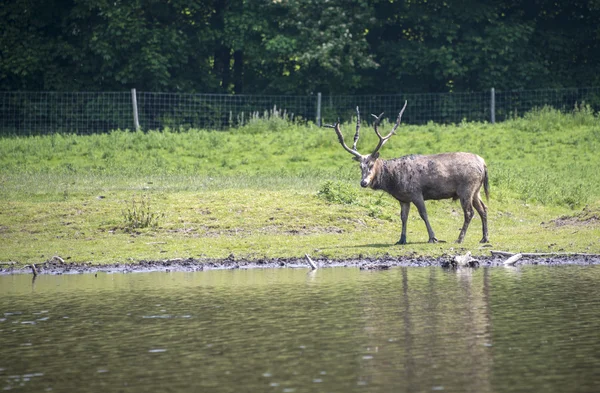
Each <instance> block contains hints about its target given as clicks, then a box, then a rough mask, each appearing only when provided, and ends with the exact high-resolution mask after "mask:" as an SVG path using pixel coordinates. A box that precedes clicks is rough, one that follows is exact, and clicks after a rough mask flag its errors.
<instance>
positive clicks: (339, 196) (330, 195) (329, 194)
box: [317, 181, 358, 205]
mask: <svg viewBox="0 0 600 393" xmlns="http://www.w3.org/2000/svg"><path fill="white" fill-rule="evenodd" d="M317 195H318V196H319V198H322V199H324V200H326V201H327V202H329V203H338V204H341V205H353V204H356V203H357V202H358V193H357V192H356V189H355V188H353V187H352V186H350V185H349V184H347V183H343V182H340V181H335V182H334V181H326V182H325V183H323V184H322V185H321V187H320V189H319V192H318V193H317Z"/></svg>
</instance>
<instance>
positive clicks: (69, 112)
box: [0, 87, 600, 135]
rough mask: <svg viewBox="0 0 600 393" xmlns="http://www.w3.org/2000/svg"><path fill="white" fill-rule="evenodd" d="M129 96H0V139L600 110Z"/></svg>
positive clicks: (587, 93) (516, 96) (553, 93)
mask: <svg viewBox="0 0 600 393" xmlns="http://www.w3.org/2000/svg"><path fill="white" fill-rule="evenodd" d="M135 97H136V98H137V100H136V101H137V111H134V110H133V105H134V100H133V99H132V92H95V93H93V92H0V135H41V134H49V133H56V132H59V133H77V134H91V133H102V132H108V131H111V130H116V129H130V130H131V129H135V128H136V126H135V125H136V122H135V121H134V113H135V112H137V113H138V121H139V124H140V127H141V128H142V129H143V130H162V129H166V128H170V129H175V130H185V129H189V128H204V129H215V130H223V129H227V128H230V127H237V126H240V125H243V124H246V123H247V122H248V121H250V120H251V119H253V118H257V117H269V116H274V115H278V116H285V117H286V118H288V119H290V120H296V121H314V122H316V123H318V124H320V123H321V121H322V122H323V123H333V122H335V121H337V120H338V119H339V120H341V121H352V118H353V117H354V116H355V114H356V106H359V107H360V111H361V114H362V117H363V119H364V120H365V121H371V118H370V116H368V115H369V114H371V113H374V114H379V113H381V112H385V117H386V118H387V119H389V120H395V118H396V116H397V114H398V111H399V110H400V109H401V108H402V106H403V105H404V101H405V100H407V101H408V107H407V109H406V112H405V113H404V116H403V119H402V121H403V123H408V124H424V123H428V122H434V123H458V122H461V121H463V120H466V121H490V120H491V119H494V118H495V120H496V121H503V120H506V119H508V118H510V117H514V116H519V115H522V114H524V113H526V112H528V111H530V110H532V109H534V108H541V107H544V106H551V107H554V108H556V109H559V110H563V111H570V110H573V109H574V108H575V106H576V105H577V104H582V103H585V104H587V105H590V106H591V107H592V109H593V110H594V111H596V112H597V111H600V87H588V88H575V89H554V90H522V91H505V92H502V91H496V92H493V90H492V91H487V92H474V93H440V94H397V95H354V96H341V95H337V96H334V95H332V96H322V97H321V96H320V95H311V96H282V95H279V96H275V95H272V96H267V95H227V94H180V93H154V92H137V93H135ZM319 104H320V106H319ZM319 116H320V117H319Z"/></svg>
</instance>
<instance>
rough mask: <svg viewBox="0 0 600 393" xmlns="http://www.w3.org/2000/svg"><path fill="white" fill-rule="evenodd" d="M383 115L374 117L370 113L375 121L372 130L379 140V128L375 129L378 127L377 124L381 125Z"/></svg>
mask: <svg viewBox="0 0 600 393" xmlns="http://www.w3.org/2000/svg"><path fill="white" fill-rule="evenodd" d="M384 113H385V112H381V114H380V115H379V116H376V115H374V114H372V113H371V116H373V117H374V118H375V121H374V122H373V128H374V129H375V133H376V134H377V136H378V137H379V138H381V134H380V133H379V128H377V127H378V126H379V123H381V119H383V114H384Z"/></svg>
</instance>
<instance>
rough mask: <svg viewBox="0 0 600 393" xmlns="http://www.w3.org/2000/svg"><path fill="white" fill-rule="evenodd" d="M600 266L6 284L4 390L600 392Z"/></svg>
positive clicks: (0, 344)
mask: <svg viewBox="0 0 600 393" xmlns="http://www.w3.org/2000/svg"><path fill="white" fill-rule="evenodd" d="M599 284H600V266H598V265H596V266H556V267H547V266H523V267H520V268H479V269H466V268H465V269H458V270H446V269H441V268H394V269H390V270H387V271H361V270H359V269H356V268H324V269H319V270H316V271H313V272H308V271H307V270H306V269H289V268H282V269H251V270H215V271H205V272H193V273H182V272H169V273H165V272H155V273H131V274H122V273H119V274H106V273H98V275H97V276H95V275H94V274H81V275H56V276H50V275H41V276H38V277H37V279H35V280H32V276H30V275H12V276H11V275H7V276H0V390H8V391H10V390H15V391H39V392H43V391H55V392H76V391H86V392H115V391H123V392H147V391H160V392H200V391H206V392H239V391H248V392H314V391H322V392H392V391H393V392H429V391H448V392H533V391H537V392H557V393H558V392H560V393H564V392H598V391H600V285H599Z"/></svg>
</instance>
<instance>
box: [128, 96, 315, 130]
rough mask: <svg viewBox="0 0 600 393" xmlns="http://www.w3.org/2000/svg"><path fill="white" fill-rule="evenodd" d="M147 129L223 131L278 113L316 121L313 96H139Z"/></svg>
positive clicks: (300, 119) (141, 118) (140, 109)
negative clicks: (255, 118) (256, 118)
mask: <svg viewBox="0 0 600 393" xmlns="http://www.w3.org/2000/svg"><path fill="white" fill-rule="evenodd" d="M138 111H139V121H140V124H141V127H142V128H143V129H149V130H154V129H163V128H166V127H169V128H171V129H178V130H180V129H189V128H208V129H216V130H222V129H225V128H229V127H237V126H241V125H244V124H246V123H248V121H249V120H250V119H251V118H254V117H268V116H271V115H273V114H274V113H275V112H277V113H279V115H280V116H285V117H287V118H288V119H290V120H299V121H307V120H314V119H315V111H316V99H315V97H313V96H262V95H225V94H176V93H146V92H140V93H138Z"/></svg>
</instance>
